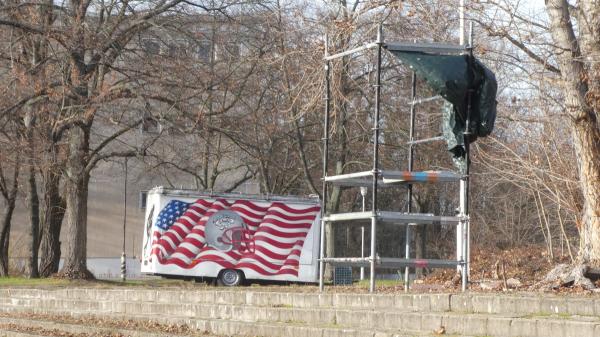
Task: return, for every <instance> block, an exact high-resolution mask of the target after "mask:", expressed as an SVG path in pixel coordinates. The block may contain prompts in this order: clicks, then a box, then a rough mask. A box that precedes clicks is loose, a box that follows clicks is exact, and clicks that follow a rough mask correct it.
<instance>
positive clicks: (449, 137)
mask: <svg viewBox="0 0 600 337" xmlns="http://www.w3.org/2000/svg"><path fill="white" fill-rule="evenodd" d="M390 51H391V52H392V53H393V54H394V55H395V56H396V57H398V58H399V59H400V60H401V61H402V62H403V63H404V64H406V65H408V66H410V68H411V69H412V70H414V71H415V72H416V74H417V76H418V77H420V78H423V79H425V80H426V82H427V84H428V85H429V86H430V87H431V89H432V90H433V91H434V92H436V93H437V94H439V95H441V96H442V97H444V99H446V103H445V104H444V107H443V125H442V129H443V135H444V138H445V139H446V142H447V143H448V150H449V151H450V152H452V154H453V156H454V159H455V163H456V164H457V166H458V167H459V168H460V169H463V168H464V140H463V132H464V131H465V124H466V116H467V97H468V92H469V88H472V89H473V91H472V96H471V119H470V122H469V124H470V125H469V130H470V131H471V133H472V137H470V142H473V141H475V140H476V139H477V137H485V136H487V135H489V134H490V133H491V132H492V129H493V128H494V121H495V119H496V91H497V83H496V76H494V73H493V72H492V71H491V70H489V69H488V68H487V67H486V66H485V65H483V63H481V62H479V61H478V60H477V59H473V62H472V66H471V69H469V68H470V67H469V62H468V57H469V56H468V55H438V54H428V53H424V52H415V51H399V50H390Z"/></svg>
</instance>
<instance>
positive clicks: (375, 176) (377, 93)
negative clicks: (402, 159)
mask: <svg viewBox="0 0 600 337" xmlns="http://www.w3.org/2000/svg"><path fill="white" fill-rule="evenodd" d="M382 48H383V27H382V25H381V24H380V25H379V26H378V27H377V75H376V76H377V78H376V82H375V118H374V120H373V194H372V198H373V201H372V202H373V204H372V205H371V207H372V210H373V214H372V215H371V261H370V262H371V277H370V278H369V291H370V292H374V291H375V264H376V262H377V261H376V260H377V249H376V247H377V179H378V177H379V127H380V125H379V113H380V105H381V101H380V98H381V57H382V55H381V52H382Z"/></svg>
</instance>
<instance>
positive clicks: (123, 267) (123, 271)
mask: <svg viewBox="0 0 600 337" xmlns="http://www.w3.org/2000/svg"><path fill="white" fill-rule="evenodd" d="M124 190H125V191H124V193H125V201H124V203H123V204H124V206H123V251H122V253H121V281H123V282H125V280H126V279H127V258H126V256H125V233H126V231H125V230H126V228H127V157H125V183H124Z"/></svg>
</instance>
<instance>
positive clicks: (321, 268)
mask: <svg viewBox="0 0 600 337" xmlns="http://www.w3.org/2000/svg"><path fill="white" fill-rule="evenodd" d="M327 44H328V38H327V35H325V56H327ZM330 66H331V64H330V62H329V61H327V62H325V121H324V124H325V125H324V128H323V129H324V130H323V194H322V199H323V204H322V205H321V219H323V218H324V217H325V215H326V214H327V182H326V181H325V177H326V176H327V166H328V160H329V105H330V104H329V101H330V99H331V97H330V95H331V87H330V85H331V84H330V80H329V73H330V69H329V68H330ZM325 225H326V224H325V221H323V220H321V238H320V239H321V244H320V247H319V290H320V291H323V290H324V284H325V283H324V276H325V263H324V261H323V258H324V257H325Z"/></svg>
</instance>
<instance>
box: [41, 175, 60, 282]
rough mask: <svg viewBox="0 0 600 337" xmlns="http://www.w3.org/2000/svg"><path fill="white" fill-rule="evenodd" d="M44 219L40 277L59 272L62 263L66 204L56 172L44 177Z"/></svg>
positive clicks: (42, 222)
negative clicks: (63, 223)
mask: <svg viewBox="0 0 600 337" xmlns="http://www.w3.org/2000/svg"><path fill="white" fill-rule="evenodd" d="M42 214H43V219H42V221H41V224H40V225H41V227H42V228H41V233H42V237H41V246H40V256H41V261H40V270H39V271H40V276H43V277H48V276H50V275H52V274H54V273H56V272H58V266H59V263H60V231H61V228H62V221H63V217H64V214H65V202H64V199H63V198H61V196H60V176H59V175H58V174H55V173H54V172H48V173H46V175H45V177H44V198H43V211H42Z"/></svg>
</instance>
